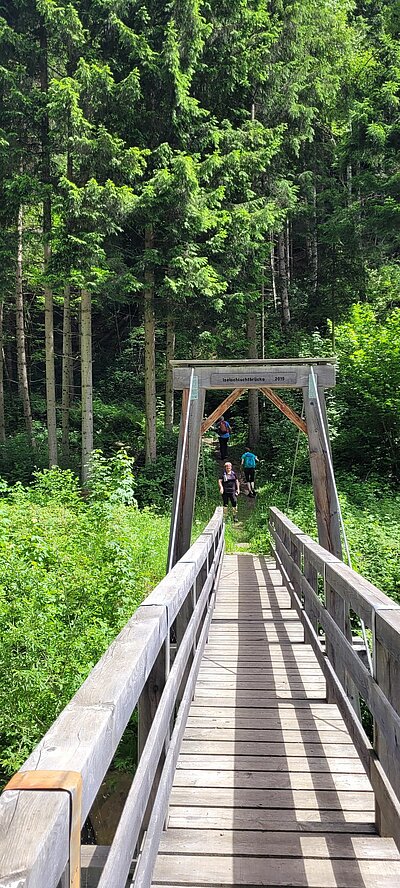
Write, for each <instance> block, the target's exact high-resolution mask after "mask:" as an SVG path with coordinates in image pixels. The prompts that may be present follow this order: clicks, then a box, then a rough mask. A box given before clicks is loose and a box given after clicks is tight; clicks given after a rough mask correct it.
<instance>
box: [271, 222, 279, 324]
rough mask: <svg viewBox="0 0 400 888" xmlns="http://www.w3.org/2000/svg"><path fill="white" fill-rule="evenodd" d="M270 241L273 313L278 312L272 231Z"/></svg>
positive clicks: (273, 236)
mask: <svg viewBox="0 0 400 888" xmlns="http://www.w3.org/2000/svg"><path fill="white" fill-rule="evenodd" d="M270 240H271V249H270V261H271V284H272V297H273V300H274V311H275V312H276V311H277V310H278V293H277V288H276V269H275V235H274V232H273V231H271V234H270Z"/></svg>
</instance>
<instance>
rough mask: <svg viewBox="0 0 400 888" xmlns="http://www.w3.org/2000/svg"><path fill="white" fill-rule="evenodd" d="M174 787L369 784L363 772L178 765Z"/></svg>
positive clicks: (352, 787)
mask: <svg viewBox="0 0 400 888" xmlns="http://www.w3.org/2000/svg"><path fill="white" fill-rule="evenodd" d="M174 787H175V788H177V787H180V788H182V789H185V788H186V787H190V788H196V787H197V788H200V789H201V790H204V789H207V788H211V789H213V790H214V789H223V790H225V789H232V790H234V791H235V792H236V790H242V789H243V790H244V789H249V790H257V791H258V790H260V791H263V790H265V789H269V790H286V789H287V790H292V791H296V790H308V789H309V790H314V792H318V793H319V791H320V790H324V791H326V790H337V791H338V792H339V791H340V792H344V791H346V792H354V793H356V792H368V793H371V784H370V782H369V780H368V777H367V776H366V774H365V773H364V774H362V773H359V774H355V773H354V772H350V773H339V774H338V773H336V772H332V771H323V772H315V773H309V772H306V771H296V772H291V771H290V772H289V771H265V770H256V769H254V770H252V771H247V770H239V769H238V770H232V771H226V770H217V769H211V770H205V769H204V768H198V769H195V768H192V769H191V770H189V769H187V768H185V769H182V768H181V769H179V770H178V771H177V772H176V774H175V781H174Z"/></svg>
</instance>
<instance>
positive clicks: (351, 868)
mask: <svg viewBox="0 0 400 888" xmlns="http://www.w3.org/2000/svg"><path fill="white" fill-rule="evenodd" d="M399 880H400V859H399V854H398V851H397V849H396V846H395V845H394V842H393V841H392V840H391V839H383V838H380V837H379V836H377V835H376V830H375V824H374V797H373V793H372V790H371V787H370V784H369V781H368V778H367V776H366V774H365V772H364V770H363V766H362V764H361V762H360V760H359V758H358V756H357V753H356V751H355V749H354V747H353V744H352V741H351V738H350V736H349V734H348V732H347V729H346V727H345V725H344V722H343V720H342V718H341V716H340V714H339V711H338V709H337V707H336V706H335V705H332V704H328V703H327V702H326V689H325V681H324V678H323V675H322V672H321V670H320V668H319V666H318V664H317V661H316V658H315V655H314V653H313V651H312V649H311V647H310V646H309V645H307V644H305V643H304V638H303V629H302V626H301V623H300V621H299V619H298V617H297V615H296V613H295V611H294V610H292V609H291V607H290V597H289V594H288V591H287V589H286V587H285V586H284V585H283V584H282V578H281V575H280V573H279V571H277V570H276V568H275V564H274V562H272V561H268V560H266V559H265V558H262V557H257V556H252V555H233V556H226V557H225V559H224V567H223V572H222V576H221V581H220V587H219V592H218V596H217V604H216V608H215V612H214V617H213V622H212V626H211V631H210V637H209V642H208V645H207V647H206V650H205V654H204V657H203V661H202V665H201V668H200V673H199V678H198V682H197V686H196V694H195V698H194V701H193V704H192V707H191V710H190V714H189V718H188V723H187V727H186V731H185V736H184V740H183V744H182V750H181V755H180V759H179V763H178V768H177V772H176V775H175V781H174V787H173V790H172V795H171V807H170V817H169V828H168V830H167V832H166V833H165V834H164V838H163V840H162V843H161V846H160V853H159V857H158V861H157V865H156V870H155V875H154V881H153V884H154V885H155V886H156V885H157V886H161V885H163V886H178V885H181V886H195V888H203V886H224V888H233V886H253V888H255V886H260V885H268V886H299V888H303V886H313V888H328V886H329V888H330V886H332V888H334V886H336V888H372V886H373V888H389V886H391V888H394V886H395V885H396V886H397V885H398V884H399Z"/></svg>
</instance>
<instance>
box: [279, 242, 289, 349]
mask: <svg viewBox="0 0 400 888" xmlns="http://www.w3.org/2000/svg"><path fill="white" fill-rule="evenodd" d="M278 255H279V289H280V294H281V304H282V323H283V329H284V330H285V332H287V331H288V329H289V324H290V304H289V287H288V277H287V268H286V258H285V235H284V232H283V231H281V232H280V233H279V235H278Z"/></svg>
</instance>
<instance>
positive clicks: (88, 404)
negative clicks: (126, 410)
mask: <svg viewBox="0 0 400 888" xmlns="http://www.w3.org/2000/svg"><path fill="white" fill-rule="evenodd" d="M81 384H82V484H83V485H85V484H86V482H87V480H88V478H89V472H90V454H91V453H92V450H93V382H92V300H91V295H90V293H89V291H88V290H82V291H81Z"/></svg>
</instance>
